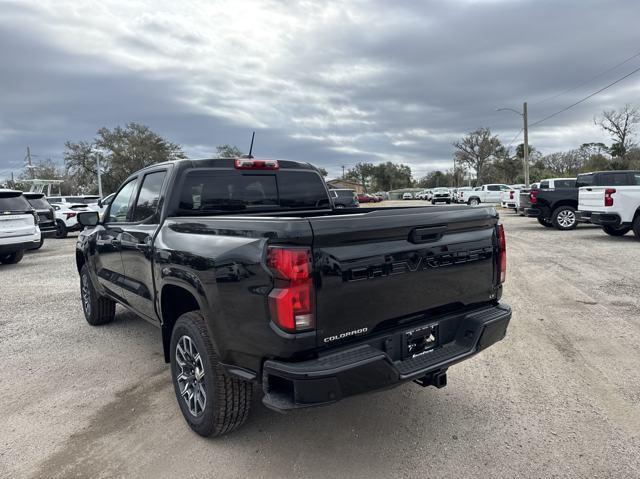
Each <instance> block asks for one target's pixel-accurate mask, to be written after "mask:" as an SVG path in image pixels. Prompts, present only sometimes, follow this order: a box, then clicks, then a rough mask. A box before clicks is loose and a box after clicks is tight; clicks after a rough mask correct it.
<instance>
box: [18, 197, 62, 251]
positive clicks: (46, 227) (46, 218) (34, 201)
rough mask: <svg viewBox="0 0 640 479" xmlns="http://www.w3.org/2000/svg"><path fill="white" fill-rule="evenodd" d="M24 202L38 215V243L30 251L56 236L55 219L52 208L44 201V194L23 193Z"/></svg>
mask: <svg viewBox="0 0 640 479" xmlns="http://www.w3.org/2000/svg"><path fill="white" fill-rule="evenodd" d="M23 195H24V197H25V198H26V200H27V201H28V202H29V204H30V205H31V207H32V208H33V209H34V210H35V211H36V214H37V215H38V228H39V229H40V242H39V243H38V244H37V245H35V246H33V247H32V248H31V249H39V248H42V245H43V244H44V239H45V238H51V237H55V236H56V219H55V214H54V210H53V207H52V206H51V205H50V204H49V202H48V201H47V200H46V199H45V197H44V193H32V192H25V193H23Z"/></svg>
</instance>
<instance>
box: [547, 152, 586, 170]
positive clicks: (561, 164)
mask: <svg viewBox="0 0 640 479" xmlns="http://www.w3.org/2000/svg"><path fill="white" fill-rule="evenodd" d="M542 162H543V164H544V167H545V169H547V170H549V171H551V172H552V173H553V174H554V175H559V176H564V175H575V174H577V173H578V172H579V171H580V169H581V168H582V166H583V165H584V158H583V156H582V155H581V154H580V152H579V151H578V150H569V151H561V152H558V153H551V154H550V155H545V156H543V157H542Z"/></svg>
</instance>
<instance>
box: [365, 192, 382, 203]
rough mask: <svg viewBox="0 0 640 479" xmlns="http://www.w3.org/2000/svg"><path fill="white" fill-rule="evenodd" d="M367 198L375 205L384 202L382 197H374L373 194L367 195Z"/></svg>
mask: <svg viewBox="0 0 640 479" xmlns="http://www.w3.org/2000/svg"><path fill="white" fill-rule="evenodd" d="M367 196H368V197H369V198H370V199H371V201H372V202H373V203H380V202H381V201H382V198H381V197H380V196H378V195H374V194H373V193H367Z"/></svg>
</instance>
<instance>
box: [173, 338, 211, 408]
mask: <svg viewBox="0 0 640 479" xmlns="http://www.w3.org/2000/svg"><path fill="white" fill-rule="evenodd" d="M176 363H177V365H178V368H179V370H178V371H177V372H176V380H177V382H178V386H179V388H180V396H181V397H182V399H183V401H184V402H185V404H186V405H187V408H188V409H189V413H191V415H192V416H194V417H198V416H200V415H202V413H203V412H204V408H205V406H206V405H207V394H206V392H205V389H204V385H205V371H204V366H203V364H202V357H201V356H200V353H199V352H198V349H197V348H196V345H195V344H194V342H193V340H192V339H191V338H190V337H189V336H186V335H184V336H182V337H180V340H179V341H178V344H176Z"/></svg>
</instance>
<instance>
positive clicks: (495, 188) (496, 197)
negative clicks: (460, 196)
mask: <svg viewBox="0 0 640 479" xmlns="http://www.w3.org/2000/svg"><path fill="white" fill-rule="evenodd" d="M509 190H511V188H510V187H509V185H503V184H500V183H495V184H489V185H482V186H479V187H477V188H474V189H473V191H469V192H468V193H467V192H466V191H465V192H464V198H465V202H466V203H467V204H468V205H470V206H478V205H479V204H480V203H489V204H497V203H500V201H501V200H502V192H503V191H509Z"/></svg>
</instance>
